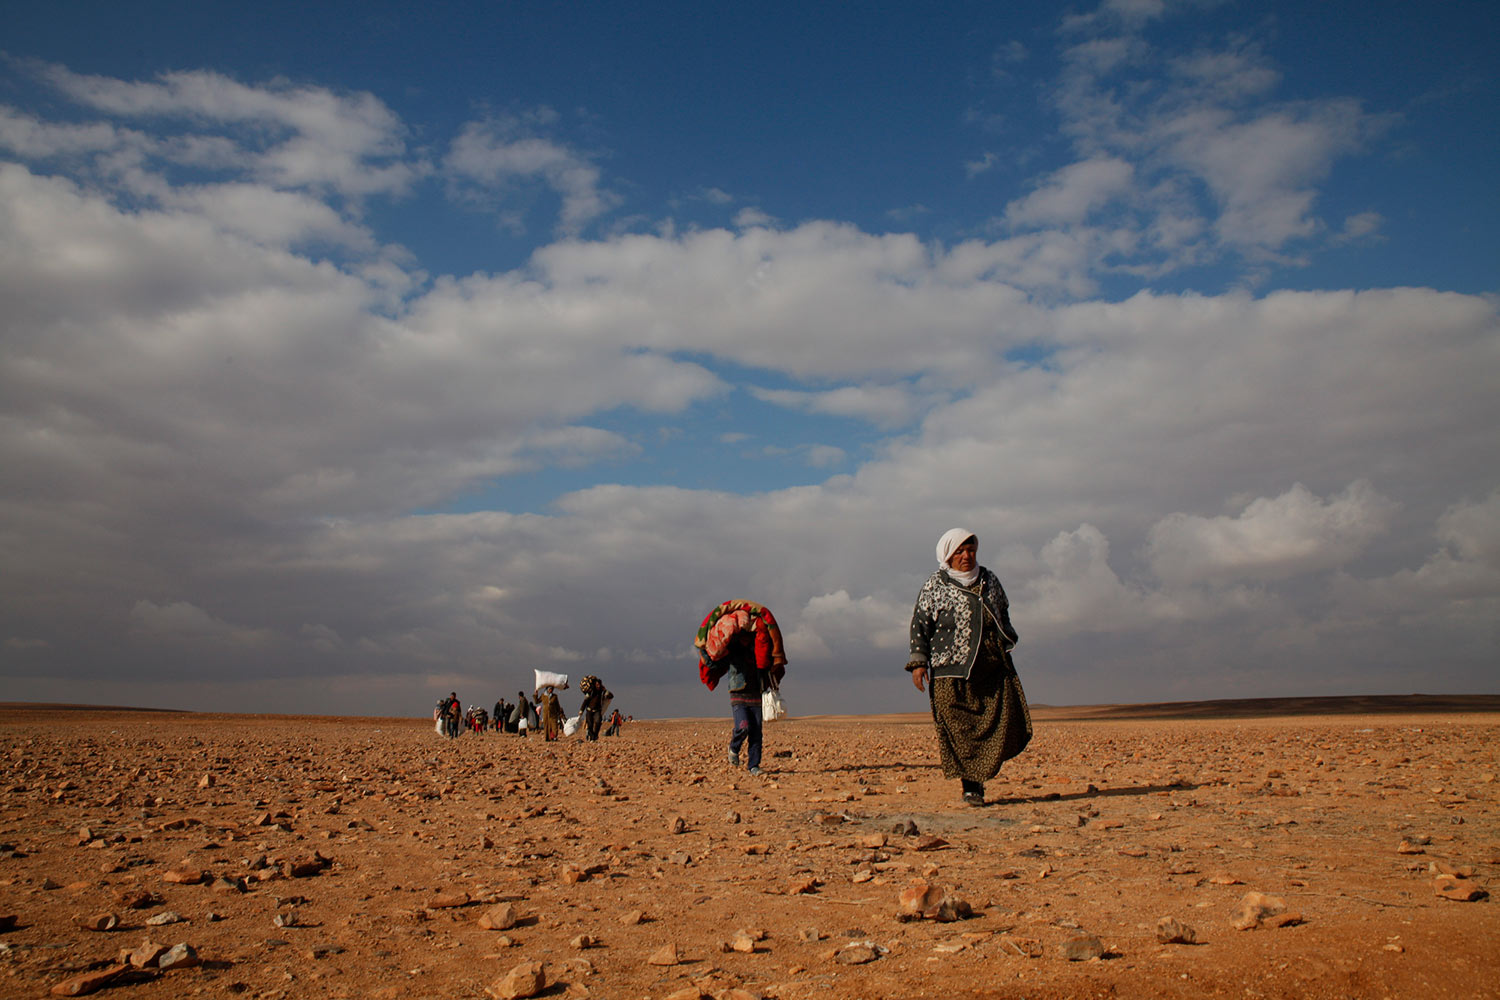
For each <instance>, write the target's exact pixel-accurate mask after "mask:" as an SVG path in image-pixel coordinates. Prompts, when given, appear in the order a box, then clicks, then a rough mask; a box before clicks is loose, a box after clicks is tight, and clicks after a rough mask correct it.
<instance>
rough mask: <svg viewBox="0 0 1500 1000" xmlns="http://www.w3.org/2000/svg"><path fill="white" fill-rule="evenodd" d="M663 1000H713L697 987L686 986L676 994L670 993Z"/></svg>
mask: <svg viewBox="0 0 1500 1000" xmlns="http://www.w3.org/2000/svg"><path fill="white" fill-rule="evenodd" d="M663 1000H713V998H712V997H710V996H708V994H706V993H704V992H703V991H702V990H700V989H699V988H698V987H696V986H684V987H683V988H682V989H680V990H678V991H677V992H675V993H668V994H667V995H666V997H665V998H663Z"/></svg>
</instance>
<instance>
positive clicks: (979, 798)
mask: <svg viewBox="0 0 1500 1000" xmlns="http://www.w3.org/2000/svg"><path fill="white" fill-rule="evenodd" d="M964 801H965V802H967V803H968V804H969V805H971V806H982V805H984V793H983V792H964Z"/></svg>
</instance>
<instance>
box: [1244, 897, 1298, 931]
mask: <svg viewBox="0 0 1500 1000" xmlns="http://www.w3.org/2000/svg"><path fill="white" fill-rule="evenodd" d="M1285 912H1286V900H1284V899H1282V898H1281V897H1279V896H1268V895H1266V894H1265V893H1263V892H1247V893H1245V895H1244V896H1242V897H1241V898H1240V903H1239V906H1238V907H1236V908H1235V911H1234V917H1233V919H1232V920H1231V921H1230V923H1231V924H1232V925H1233V926H1234V928H1235V930H1241V931H1248V930H1253V929H1255V928H1256V927H1259V926H1260V922H1261V921H1262V920H1264V919H1265V918H1266V917H1274V916H1275V915H1276V914H1278V913H1285Z"/></svg>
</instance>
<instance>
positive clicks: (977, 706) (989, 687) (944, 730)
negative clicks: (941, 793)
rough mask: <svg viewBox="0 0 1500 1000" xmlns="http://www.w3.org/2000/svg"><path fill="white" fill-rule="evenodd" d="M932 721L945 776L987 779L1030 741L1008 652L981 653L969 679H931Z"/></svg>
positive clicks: (1018, 683)
mask: <svg viewBox="0 0 1500 1000" xmlns="http://www.w3.org/2000/svg"><path fill="white" fill-rule="evenodd" d="M932 721H933V722H934V723H935V724H936V726H937V737H938V754H939V756H940V757H941V758H942V761H943V777H945V778H962V779H963V780H965V781H977V782H981V783H982V782H985V781H988V780H990V779H991V778H993V777H994V776H995V775H997V774H999V773H1000V765H1001V764H1003V763H1005V762H1006V761H1007V760H1010V759H1011V758H1012V757H1014V756H1016V755H1017V754H1019V753H1020V752H1021V751H1022V750H1025V749H1026V744H1027V743H1029V742H1031V710H1030V709H1029V708H1028V707H1027V705H1026V692H1025V691H1023V690H1022V689H1021V678H1019V677H1017V676H1016V671H1015V668H1014V667H1013V666H1012V665H1011V663H1010V657H1009V656H1008V655H1007V656H1005V657H1004V660H1003V661H1002V662H996V661H994V660H990V661H989V662H985V658H984V657H983V656H981V659H980V662H979V663H976V664H975V665H974V669H973V670H972V671H971V672H970V676H969V679H968V680H965V679H963V678H962V677H935V678H933V679H932Z"/></svg>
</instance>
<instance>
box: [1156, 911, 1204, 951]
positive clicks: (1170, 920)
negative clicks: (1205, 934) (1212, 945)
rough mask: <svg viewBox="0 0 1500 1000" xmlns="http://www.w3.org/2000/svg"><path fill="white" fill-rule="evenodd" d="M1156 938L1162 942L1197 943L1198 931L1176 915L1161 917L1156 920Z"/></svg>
mask: <svg viewBox="0 0 1500 1000" xmlns="http://www.w3.org/2000/svg"><path fill="white" fill-rule="evenodd" d="M1156 940H1157V941H1160V942H1161V943H1162V944H1197V943H1198V932H1197V931H1196V930H1194V929H1193V928H1192V927H1191V926H1189V925H1188V924H1185V923H1183V922H1182V921H1180V920H1178V919H1177V918H1176V917H1162V918H1161V919H1160V920H1158V921H1157V922H1156Z"/></svg>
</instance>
